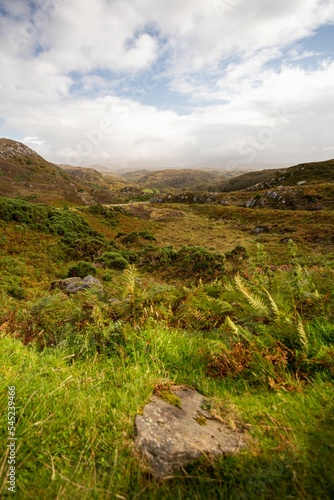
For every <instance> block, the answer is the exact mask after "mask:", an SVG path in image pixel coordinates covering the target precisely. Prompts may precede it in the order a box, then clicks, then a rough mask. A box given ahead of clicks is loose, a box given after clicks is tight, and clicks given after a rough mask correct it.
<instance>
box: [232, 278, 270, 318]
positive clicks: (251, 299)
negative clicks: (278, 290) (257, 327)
mask: <svg viewBox="0 0 334 500" xmlns="http://www.w3.org/2000/svg"><path fill="white" fill-rule="evenodd" d="M234 281H235V284H236V286H237V288H238V290H239V291H240V292H241V293H242V294H243V295H244V297H245V299H246V300H247V302H248V303H249V304H250V305H251V306H252V308H253V309H254V310H255V311H258V312H261V313H264V314H266V315H269V309H268V307H267V306H266V304H265V303H264V301H263V300H262V299H261V297H259V296H258V295H255V294H253V293H251V292H250V291H249V290H248V289H247V288H246V287H245V285H244V284H243V282H242V280H241V277H240V276H239V275H237V276H235V278H234Z"/></svg>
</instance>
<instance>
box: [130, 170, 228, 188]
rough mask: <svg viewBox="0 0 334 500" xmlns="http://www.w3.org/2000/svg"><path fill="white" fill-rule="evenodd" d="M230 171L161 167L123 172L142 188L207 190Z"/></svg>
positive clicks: (225, 177) (226, 176) (224, 177)
mask: <svg viewBox="0 0 334 500" xmlns="http://www.w3.org/2000/svg"><path fill="white" fill-rule="evenodd" d="M229 176H230V173H226V172H225V171H223V170H221V171H218V170H198V169H190V168H183V169H172V168H170V169H163V170H156V171H151V170H134V171H132V172H125V173H123V177H124V178H125V179H127V180H128V181H131V182H135V183H136V184H138V185H139V186H140V187H142V188H155V189H159V190H166V189H167V190H170V189H175V190H180V189H183V190H184V189H196V190H199V191H201V190H208V189H209V187H210V186H211V185H214V184H216V183H217V182H221V181H223V180H226V179H227V178H229Z"/></svg>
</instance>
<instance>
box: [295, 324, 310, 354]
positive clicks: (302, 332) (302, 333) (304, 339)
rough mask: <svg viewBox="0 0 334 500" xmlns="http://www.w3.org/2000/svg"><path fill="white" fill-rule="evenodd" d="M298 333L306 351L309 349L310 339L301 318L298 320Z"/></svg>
mask: <svg viewBox="0 0 334 500" xmlns="http://www.w3.org/2000/svg"><path fill="white" fill-rule="evenodd" d="M297 332H298V337H299V341H300V343H301V344H302V346H303V348H304V349H305V350H306V349H307V348H308V338H307V335H306V332H305V329H304V325H303V322H302V320H301V319H300V318H299V319H298V324H297Z"/></svg>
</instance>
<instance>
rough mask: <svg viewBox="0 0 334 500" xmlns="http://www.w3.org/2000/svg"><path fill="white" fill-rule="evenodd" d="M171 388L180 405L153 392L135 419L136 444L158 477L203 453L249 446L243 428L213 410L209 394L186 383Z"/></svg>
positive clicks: (190, 461)
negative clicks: (238, 427) (213, 412)
mask: <svg viewBox="0 0 334 500" xmlns="http://www.w3.org/2000/svg"><path fill="white" fill-rule="evenodd" d="M171 392H172V395H174V397H175V396H176V397H177V398H179V399H178V401H179V402H180V404H179V405H178V406H174V405H173V404H171V403H170V402H168V401H165V400H164V399H161V398H160V397H157V396H152V399H151V402H150V403H148V404H147V405H146V406H145V407H144V409H143V414H142V415H137V417H136V420H135V427H136V433H137V436H136V440H135V445H136V447H137V448H138V449H139V450H140V452H141V454H142V455H143V457H144V458H145V459H146V461H147V463H148V465H149V467H150V470H151V472H152V474H153V475H154V476H155V477H158V478H162V477H166V476H170V475H172V474H174V473H175V472H177V471H178V470H180V469H181V470H182V468H184V467H185V466H187V465H190V464H191V463H193V462H195V461H196V460H198V459H199V458H200V457H201V456H203V455H205V456H211V457H220V456H223V455H226V454H231V453H236V452H237V451H238V450H240V448H242V447H244V446H245V442H244V439H243V434H242V433H241V432H240V431H238V430H232V429H231V428H229V427H228V426H227V425H226V424H225V423H224V421H223V420H222V419H220V418H219V417H217V416H215V415H213V414H212V413H211V412H210V411H209V408H210V407H211V403H210V400H209V399H208V398H206V397H204V396H203V395H202V394H200V393H198V392H197V391H195V390H194V389H191V388H189V387H185V386H181V387H177V388H172V389H171ZM175 399H176V398H175Z"/></svg>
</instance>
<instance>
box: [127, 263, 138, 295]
mask: <svg viewBox="0 0 334 500" xmlns="http://www.w3.org/2000/svg"><path fill="white" fill-rule="evenodd" d="M137 278H138V272H137V269H136V266H135V265H134V264H131V265H130V266H129V267H128V269H126V270H125V271H124V277H123V282H124V296H127V295H132V296H134V294H135V287H136V281H137Z"/></svg>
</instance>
